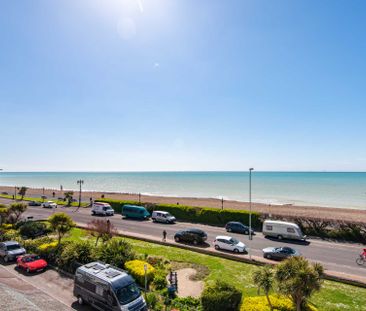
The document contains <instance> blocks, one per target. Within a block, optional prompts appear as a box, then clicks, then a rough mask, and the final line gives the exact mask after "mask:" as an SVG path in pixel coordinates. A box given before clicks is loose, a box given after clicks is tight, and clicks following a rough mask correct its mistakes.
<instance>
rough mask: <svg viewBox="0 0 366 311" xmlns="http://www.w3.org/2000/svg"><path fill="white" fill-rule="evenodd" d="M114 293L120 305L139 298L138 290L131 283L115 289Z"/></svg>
mask: <svg viewBox="0 0 366 311" xmlns="http://www.w3.org/2000/svg"><path fill="white" fill-rule="evenodd" d="M115 293H116V296H117V299H118V301H119V303H120V304H121V305H125V304H127V303H130V302H131V301H133V300H135V299H137V298H138V297H139V296H140V290H139V288H138V287H137V285H136V284H135V283H131V284H129V285H127V286H125V287H121V288H117V289H116V290H115Z"/></svg>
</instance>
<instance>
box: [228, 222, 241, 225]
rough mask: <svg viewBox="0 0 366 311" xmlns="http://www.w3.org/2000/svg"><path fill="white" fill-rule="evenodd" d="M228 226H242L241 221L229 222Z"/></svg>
mask: <svg viewBox="0 0 366 311" xmlns="http://www.w3.org/2000/svg"><path fill="white" fill-rule="evenodd" d="M228 224H235V225H242V223H241V222H240V221H229V222H228Z"/></svg>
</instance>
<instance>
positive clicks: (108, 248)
mask: <svg viewBox="0 0 366 311" xmlns="http://www.w3.org/2000/svg"><path fill="white" fill-rule="evenodd" d="M96 252H97V258H98V259H99V260H101V261H104V262H106V263H109V264H111V265H113V266H116V267H119V268H123V266H124V264H125V262H126V261H129V260H133V259H135V257H136V254H135V252H134V251H133V249H132V246H131V244H130V243H128V242H127V241H126V240H124V239H120V238H112V239H111V240H109V241H108V243H105V244H102V245H100V246H98V248H97V251H96Z"/></svg>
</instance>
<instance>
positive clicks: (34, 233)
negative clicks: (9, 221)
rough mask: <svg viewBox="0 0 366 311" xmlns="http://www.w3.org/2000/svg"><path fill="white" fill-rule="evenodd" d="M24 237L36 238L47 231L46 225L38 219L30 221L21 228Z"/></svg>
mask: <svg viewBox="0 0 366 311" xmlns="http://www.w3.org/2000/svg"><path fill="white" fill-rule="evenodd" d="M19 233H20V235H21V236H22V237H25V238H28V239H29V238H31V239H34V238H35V237H38V236H41V235H44V234H46V233H47V230H46V225H45V224H44V223H42V222H38V221H28V222H26V223H24V224H23V225H22V226H21V227H20V228H19Z"/></svg>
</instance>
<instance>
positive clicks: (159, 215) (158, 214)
mask: <svg viewBox="0 0 366 311" xmlns="http://www.w3.org/2000/svg"><path fill="white" fill-rule="evenodd" d="M151 219H152V220H153V221H154V222H164V223H166V224H168V223H170V224H172V223H174V222H175V217H174V216H173V215H171V214H170V213H168V212H163V211H153V213H152V216H151Z"/></svg>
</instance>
